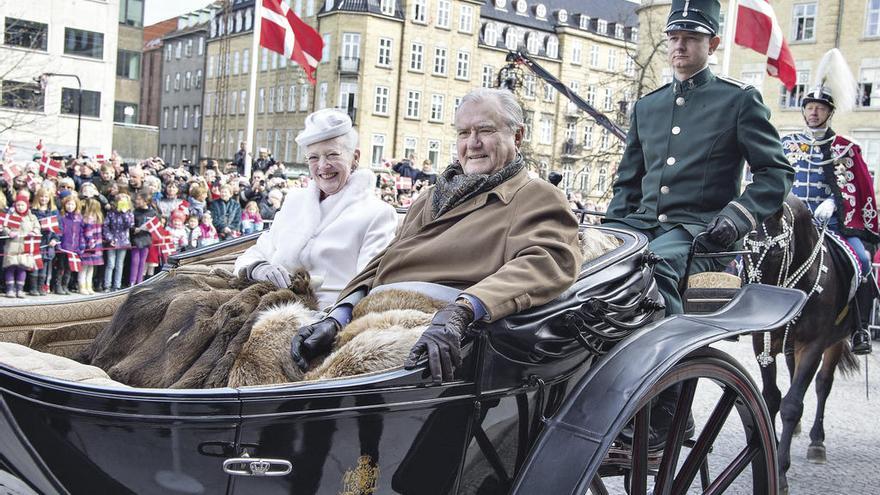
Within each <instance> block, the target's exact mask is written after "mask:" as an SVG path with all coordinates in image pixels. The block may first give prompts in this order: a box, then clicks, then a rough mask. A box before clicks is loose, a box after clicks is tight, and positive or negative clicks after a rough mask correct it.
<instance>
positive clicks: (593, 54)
mask: <svg viewBox="0 0 880 495" xmlns="http://www.w3.org/2000/svg"><path fill="white" fill-rule="evenodd" d="M590 67H599V45H590Z"/></svg>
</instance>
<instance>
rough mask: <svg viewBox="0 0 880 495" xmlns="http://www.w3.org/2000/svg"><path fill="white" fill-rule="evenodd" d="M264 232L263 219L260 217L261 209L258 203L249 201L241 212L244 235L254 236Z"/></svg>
mask: <svg viewBox="0 0 880 495" xmlns="http://www.w3.org/2000/svg"><path fill="white" fill-rule="evenodd" d="M261 230H263V217H261V216H260V207H259V206H258V205H257V202H256V201H248V203H247V204H246V205H245V207H244V211H242V212H241V233H242V235H247V234H252V233H254V232H259V231H261Z"/></svg>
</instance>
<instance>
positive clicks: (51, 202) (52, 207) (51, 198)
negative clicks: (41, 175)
mask: <svg viewBox="0 0 880 495" xmlns="http://www.w3.org/2000/svg"><path fill="white" fill-rule="evenodd" d="M43 196H48V197H49V204H48V208H49V211H52V210H57V208H55V197H54V196H55V195H54V194H52V192H51V191H49V190H48V189H45V188H42V187H41V188H39V189H37V190H36V192H34V199H32V200H31V208H33V209H39V208H40V198H41V197H43Z"/></svg>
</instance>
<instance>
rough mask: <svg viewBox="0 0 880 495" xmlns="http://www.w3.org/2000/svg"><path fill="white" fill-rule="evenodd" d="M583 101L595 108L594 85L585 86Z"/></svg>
mask: <svg viewBox="0 0 880 495" xmlns="http://www.w3.org/2000/svg"><path fill="white" fill-rule="evenodd" d="M584 99H585V100H587V103H589V104H590V106H593V107H595V106H596V86H595V85H594V84H588V85H587V93H586V98H584Z"/></svg>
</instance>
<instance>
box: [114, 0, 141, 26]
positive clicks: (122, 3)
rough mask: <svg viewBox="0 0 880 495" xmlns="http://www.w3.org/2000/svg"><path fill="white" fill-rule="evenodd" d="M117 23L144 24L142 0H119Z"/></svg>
mask: <svg viewBox="0 0 880 495" xmlns="http://www.w3.org/2000/svg"><path fill="white" fill-rule="evenodd" d="M119 24H126V25H129V26H135V27H141V26H143V25H144V0H119Z"/></svg>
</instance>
